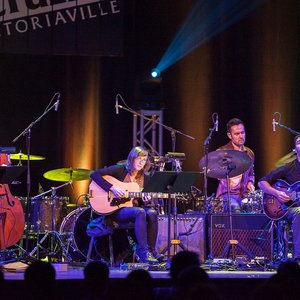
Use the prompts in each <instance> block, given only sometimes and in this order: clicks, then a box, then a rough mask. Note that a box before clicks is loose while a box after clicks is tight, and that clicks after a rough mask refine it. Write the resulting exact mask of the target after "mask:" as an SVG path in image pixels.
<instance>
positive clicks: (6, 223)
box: [0, 153, 25, 250]
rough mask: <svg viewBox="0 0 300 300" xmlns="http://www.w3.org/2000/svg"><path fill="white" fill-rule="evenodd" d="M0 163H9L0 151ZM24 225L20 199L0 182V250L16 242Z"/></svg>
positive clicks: (7, 158) (6, 156)
mask: <svg viewBox="0 0 300 300" xmlns="http://www.w3.org/2000/svg"><path fill="white" fill-rule="evenodd" d="M0 165H1V166H3V165H5V166H9V165H10V159H9V156H8V155H7V154H6V153H0ZM24 226H25V217H24V211H23V207H22V204H21V201H20V199H19V198H18V197H15V196H13V195H12V194H11V192H10V189H9V186H8V184H7V183H3V184H1V183H0V250H5V249H6V248H7V247H10V246H12V245H14V244H16V243H17V242H18V241H19V240H20V239H21V237H22V234H23V232H24Z"/></svg>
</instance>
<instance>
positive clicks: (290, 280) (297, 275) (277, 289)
mask: <svg viewBox="0 0 300 300" xmlns="http://www.w3.org/2000/svg"><path fill="white" fill-rule="evenodd" d="M299 282H300V266H299V265H298V263H297V262H283V263H281V264H280V266H279V268H278V270H277V274H275V275H273V276H272V277H271V278H269V279H268V280H267V281H266V282H265V283H264V284H262V285H261V286H259V287H258V288H257V289H255V291H254V293H253V295H252V299H254V300H260V299H261V300H265V299H267V298H268V299H272V300H277V299H278V300H279V299H289V300H294V299H295V300H296V299H299V295H300V285H299Z"/></svg>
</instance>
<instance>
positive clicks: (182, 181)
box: [143, 171, 200, 260]
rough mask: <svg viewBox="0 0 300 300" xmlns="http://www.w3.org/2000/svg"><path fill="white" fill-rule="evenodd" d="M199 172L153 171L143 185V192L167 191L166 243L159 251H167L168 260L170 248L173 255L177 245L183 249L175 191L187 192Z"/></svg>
mask: <svg viewBox="0 0 300 300" xmlns="http://www.w3.org/2000/svg"><path fill="white" fill-rule="evenodd" d="M199 174H200V173H199V172H179V173H178V172H174V171H163V172H155V173H154V174H153V176H152V177H151V180H150V181H149V183H148V184H147V185H146V186H145V188H144V190H143V191H145V192H153V193H155V192H156V193H168V194H169V197H168V200H169V202H168V245H167V246H166V247H165V248H164V249H163V250H162V251H161V253H162V254H164V253H165V252H166V251H168V260H169V259H170V249H171V247H172V246H174V255H175V254H176V253H177V246H179V247H181V248H182V249H183V250H185V247H184V246H183V245H182V244H181V242H180V240H179V239H178V235H177V201H176V193H181V194H182V193H187V192H189V191H190V188H191V185H192V184H193V183H194V182H195V180H196V178H197V176H198V175H199ZM172 199H173V200H174V205H173V217H174V239H173V240H171V200H172Z"/></svg>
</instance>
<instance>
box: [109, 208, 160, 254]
mask: <svg viewBox="0 0 300 300" xmlns="http://www.w3.org/2000/svg"><path fill="white" fill-rule="evenodd" d="M112 218H113V220H115V221H116V222H117V223H127V222H133V223H134V230H135V235H136V239H137V243H138V247H139V248H143V249H146V248H147V247H149V249H150V251H153V250H155V244H156V238H157V230H158V217H157V212H156V210H154V209H152V208H142V207H123V208H121V209H120V210H118V211H117V212H116V213H114V214H113V215H112Z"/></svg>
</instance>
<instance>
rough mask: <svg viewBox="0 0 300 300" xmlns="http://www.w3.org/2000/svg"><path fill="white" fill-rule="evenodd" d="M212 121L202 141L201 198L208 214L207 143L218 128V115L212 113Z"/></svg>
mask: <svg viewBox="0 0 300 300" xmlns="http://www.w3.org/2000/svg"><path fill="white" fill-rule="evenodd" d="M211 117H212V120H213V123H214V126H213V128H209V134H208V136H207V138H206V139H205V141H204V155H205V167H204V184H203V197H204V203H203V207H204V210H207V212H208V213H210V212H211V211H210V209H208V208H209V205H210V203H207V202H208V201H207V200H208V199H207V172H208V150H209V142H210V140H211V137H212V134H213V133H214V132H215V131H218V126H219V123H218V122H219V121H218V120H219V115H218V113H216V112H214V113H213V114H212V116H211Z"/></svg>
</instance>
